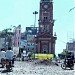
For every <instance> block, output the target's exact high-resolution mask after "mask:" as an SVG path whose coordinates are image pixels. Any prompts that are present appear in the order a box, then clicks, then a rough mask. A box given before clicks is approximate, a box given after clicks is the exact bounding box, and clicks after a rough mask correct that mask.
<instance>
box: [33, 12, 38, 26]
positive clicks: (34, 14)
mask: <svg viewBox="0 0 75 75" xmlns="http://www.w3.org/2000/svg"><path fill="white" fill-rule="evenodd" d="M33 14H34V15H35V21H34V27H35V25H36V14H38V12H37V11H34V12H33Z"/></svg>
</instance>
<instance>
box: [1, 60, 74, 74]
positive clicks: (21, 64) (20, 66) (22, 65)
mask: <svg viewBox="0 0 75 75" xmlns="http://www.w3.org/2000/svg"><path fill="white" fill-rule="evenodd" d="M4 69H5V68H3V69H2V68H0V70H1V71H2V70H4ZM74 73H75V70H63V69H61V67H60V65H59V66H56V65H43V64H35V61H32V62H28V61H15V64H14V67H13V71H12V72H8V73H1V72H0V75H74Z"/></svg>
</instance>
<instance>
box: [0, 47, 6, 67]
mask: <svg viewBox="0 0 75 75" xmlns="http://www.w3.org/2000/svg"><path fill="white" fill-rule="evenodd" d="M5 54H6V52H5V49H3V48H2V49H1V52H0V58H1V65H2V66H1V68H3V67H4V64H5Z"/></svg>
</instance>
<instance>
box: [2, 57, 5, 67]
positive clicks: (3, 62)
mask: <svg viewBox="0 0 75 75" xmlns="http://www.w3.org/2000/svg"><path fill="white" fill-rule="evenodd" d="M1 65H2V66H1V68H4V66H5V59H4V58H1Z"/></svg>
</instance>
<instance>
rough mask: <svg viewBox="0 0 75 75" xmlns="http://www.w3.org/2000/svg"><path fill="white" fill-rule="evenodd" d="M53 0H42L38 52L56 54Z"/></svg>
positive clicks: (37, 41)
mask: <svg viewBox="0 0 75 75" xmlns="http://www.w3.org/2000/svg"><path fill="white" fill-rule="evenodd" d="M53 26H54V20H53V0H41V1H40V11H39V32H38V34H37V36H36V52H37V53H49V54H51V53H52V54H55V40H56V35H55V36H53Z"/></svg>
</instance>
